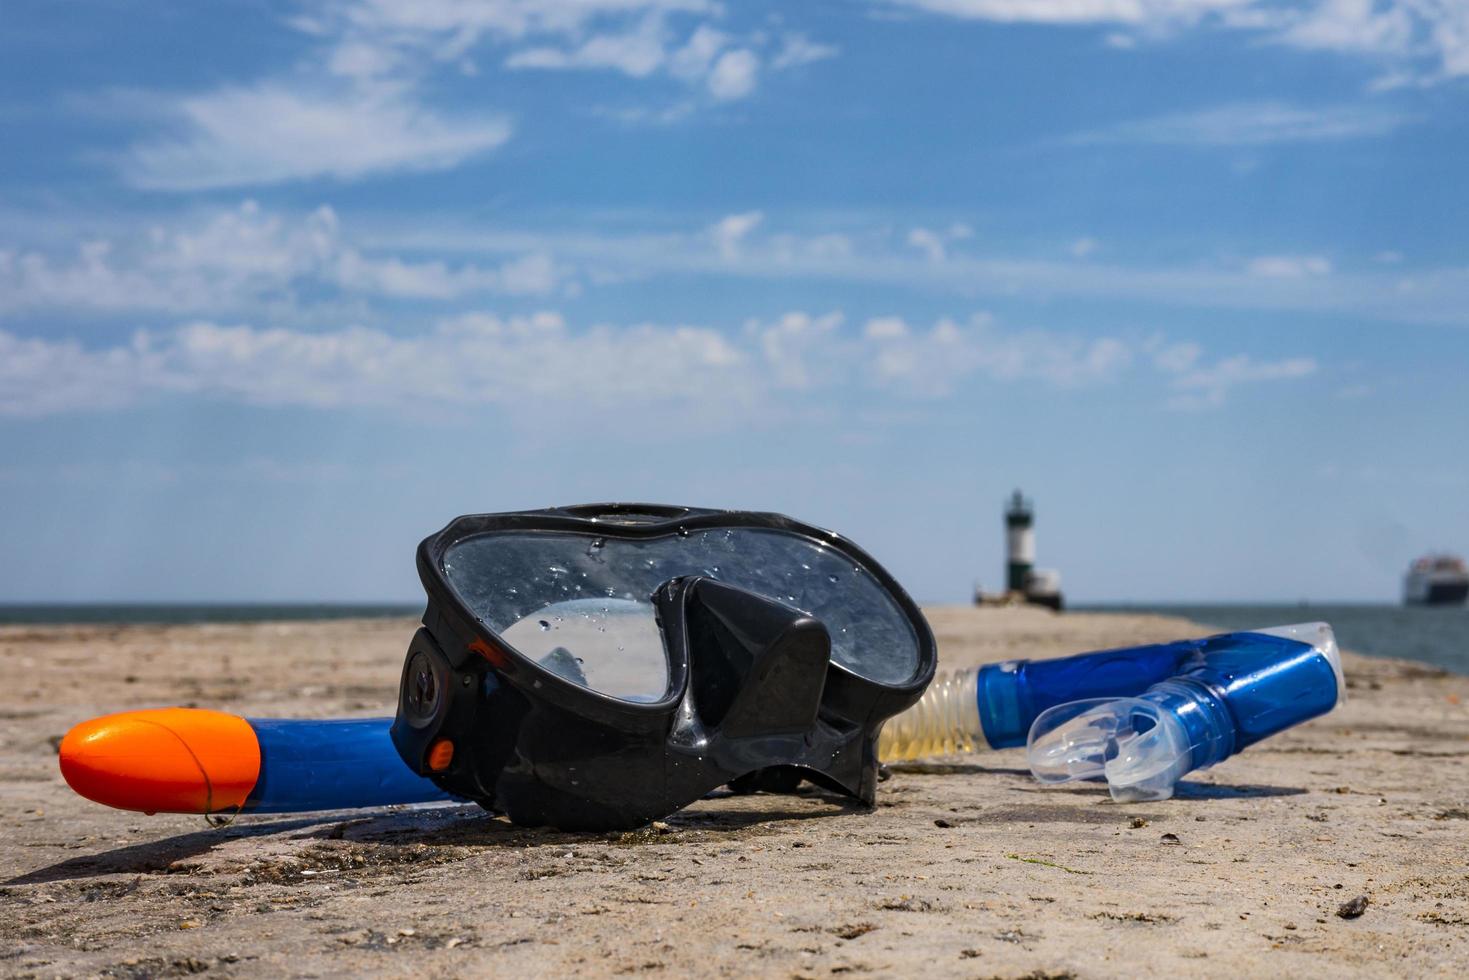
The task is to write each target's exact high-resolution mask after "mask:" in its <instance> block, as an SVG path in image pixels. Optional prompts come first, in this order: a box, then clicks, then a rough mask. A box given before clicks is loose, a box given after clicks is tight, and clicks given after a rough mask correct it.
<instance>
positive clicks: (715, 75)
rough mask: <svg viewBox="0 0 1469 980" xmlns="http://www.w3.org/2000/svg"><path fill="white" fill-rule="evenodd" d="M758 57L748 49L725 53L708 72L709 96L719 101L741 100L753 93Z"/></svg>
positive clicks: (758, 64) (758, 62)
mask: <svg viewBox="0 0 1469 980" xmlns="http://www.w3.org/2000/svg"><path fill="white" fill-rule="evenodd" d="M759 76H760V57H759V55H757V54H755V52H753V51H751V50H749V49H748V48H736V49H734V50H733V51H726V52H724V54H722V55H720V56H719V59H718V60H717V61H715V62H714V67H713V69H711V70H710V72H709V94H710V95H712V96H714V98H716V99H719V100H720V101H724V102H727V101H730V100H733V99H743V98H744V97H745V96H747V95H749V94H750V93H751V92H753V91H755V85H756V83H757V82H758V81H759Z"/></svg>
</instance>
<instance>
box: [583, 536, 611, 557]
mask: <svg viewBox="0 0 1469 980" xmlns="http://www.w3.org/2000/svg"><path fill="white" fill-rule="evenodd" d="M606 543H607V539H606V538H593V539H592V543H591V544H589V545H587V554H589V555H590V554H592V553H593V552H597V551H601V550H602V546H603V545H605V544H606Z"/></svg>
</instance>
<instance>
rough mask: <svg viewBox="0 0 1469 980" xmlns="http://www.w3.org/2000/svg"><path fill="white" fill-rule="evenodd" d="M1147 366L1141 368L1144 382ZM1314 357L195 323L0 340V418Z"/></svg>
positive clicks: (741, 390)
mask: <svg viewBox="0 0 1469 980" xmlns="http://www.w3.org/2000/svg"><path fill="white" fill-rule="evenodd" d="M1139 365H1141V373H1139ZM1316 369H1317V366H1316V362H1315V361H1314V360H1312V359H1310V358H1290V359H1284V360H1279V361H1258V360H1255V359H1252V358H1251V357H1249V356H1245V355H1237V356H1231V357H1225V358H1222V359H1213V360H1211V359H1210V358H1208V357H1207V356H1206V355H1205V354H1204V353H1203V351H1202V350H1201V349H1200V348H1199V347H1198V346H1197V345H1194V344H1191V343H1180V344H1173V345H1169V344H1167V343H1166V342H1163V341H1161V340H1157V339H1155V340H1152V341H1148V342H1144V343H1139V342H1137V341H1134V340H1130V339H1128V338H1125V337H1111V336H1086V335H1081V334H1076V333H1069V332H1060V331H1049V330H1006V329H1001V328H999V327H997V326H996V325H995V324H994V322H993V318H992V317H990V316H989V315H988V314H975V315H974V316H972V317H970V318H969V319H968V320H965V321H958V320H954V319H950V318H941V319H939V320H938V321H936V322H935V323H933V324H932V325H931V326H930V327H928V328H926V329H925V328H916V327H912V326H910V325H909V324H908V323H907V322H906V321H904V320H903V319H902V318H900V317H881V318H875V319H873V320H869V321H868V322H867V323H866V324H865V325H864V327H863V329H862V330H861V331H851V330H847V329H845V320H844V317H843V315H842V314H841V313H840V312H839V311H833V312H829V313H825V314H822V315H812V314H810V313H806V312H803V311H792V312H789V313H785V314H783V315H781V316H778V317H776V318H774V319H773V320H750V321H748V322H747V323H746V324H745V326H744V328H743V329H742V330H740V331H737V332H734V333H727V332H725V331H721V330H718V329H714V328H711V327H707V326H696V325H686V324H674V325H659V324H647V323H642V324H633V325H630V326H623V327H615V326H611V325H606V324H600V325H593V326H590V327H586V328H581V329H578V328H573V327H571V326H569V325H568V324H567V323H566V321H565V320H564V319H563V318H562V317H561V315H560V314H557V313H552V312H543V313H537V314H534V315H530V316H511V317H504V316H499V315H495V314H490V313H480V312H470V313H461V314H457V315H454V316H451V317H446V318H443V319H441V320H439V321H437V322H436V323H435V324H434V325H433V326H432V328H431V329H429V330H427V331H426V332H421V333H417V334H406V335H405V334H401V333H389V332H387V331H383V330H377V329H371V328H367V327H361V326H349V327H345V328H338V329H330V330H322V331H303V330H293V329H285V328H261V327H255V326H251V325H247V324H233V325H231V324H220V323H217V322H214V321H208V320H199V321H193V322H188V323H185V324H183V325H182V326H179V327H177V328H174V329H169V330H161V331H146V330H145V331H138V332H137V333H135V334H134V335H133V337H132V338H131V339H130V340H129V341H127V342H125V343H116V344H114V345H112V346H103V347H87V346H84V345H82V344H81V343H79V342H77V341H75V340H70V339H61V340H51V339H44V338H38V337H23V336H20V335H17V334H14V333H11V332H8V331H4V330H0V415H9V416H42V415H50V414H56V413H61V412H85V411H99V410H107V409H119V408H126V407H128V406H131V405H136V404H140V403H144V402H148V401H152V400H156V399H160V398H193V399H211V400H222V401H229V402H235V403H242V404H249V405H278V406H298V407H307V408H317V409H344V408H364V407H366V408H413V407H415V406H428V407H432V406H444V405H455V406H475V405H491V406H500V407H505V408H512V409H526V410H530V411H542V410H548V411H549V410H552V409H557V410H585V409H591V408H605V407H607V406H613V405H615V406H617V407H619V408H620V409H621V408H627V409H636V408H638V407H640V406H655V405H667V404H677V405H680V406H685V407H699V406H706V407H707V406H714V405H744V406H760V405H770V404H774V403H775V402H777V401H779V400H780V399H781V398H798V399H799V398H815V399H824V398H826V397H828V396H829V395H830V393H831V392H833V391H838V390H840V391H851V390H853V389H854V388H869V389H873V390H879V391H880V390H891V391H892V392H893V393H895V394H898V395H904V396H909V397H919V398H939V397H945V396H947V395H949V394H951V393H952V392H954V391H956V390H958V389H959V388H961V387H963V386H969V385H975V384H985V383H994V384H1009V383H1016V382H1035V383H1038V384H1042V385H1045V386H1048V387H1054V388H1067V389H1080V388H1086V387H1089V386H1095V385H1103V384H1109V383H1115V382H1118V381H1120V380H1122V379H1123V378H1124V377H1127V378H1128V379H1129V383H1135V384H1138V385H1146V384H1147V383H1148V381H1149V380H1150V379H1152V380H1153V381H1154V383H1155V384H1156V385H1157V386H1158V390H1159V391H1160V392H1163V393H1170V394H1171V396H1172V401H1171V403H1170V404H1173V405H1174V406H1175V407H1189V408H1204V407H1217V406H1219V405H1222V404H1223V403H1224V402H1225V401H1226V400H1227V396H1228V395H1229V393H1230V391H1231V390H1232V389H1233V388H1235V387H1237V386H1239V385H1243V384H1259V383H1266V382H1279V381H1291V380H1298V379H1301V378H1304V377H1308V376H1310V375H1311V374H1313V373H1314V372H1315V371H1316Z"/></svg>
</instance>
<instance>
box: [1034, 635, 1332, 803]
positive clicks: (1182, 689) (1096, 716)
mask: <svg viewBox="0 0 1469 980" xmlns="http://www.w3.org/2000/svg"><path fill="white" fill-rule="evenodd" d="M1198 649H1199V655H1200V656H1199V658H1198V659H1197V660H1196V661H1194V662H1192V663H1190V664H1188V665H1187V669H1186V670H1184V671H1182V672H1181V673H1179V674H1177V675H1175V676H1173V677H1170V678H1169V679H1167V680H1164V681H1161V682H1159V683H1156V684H1153V685H1152V686H1151V687H1149V688H1148V689H1147V690H1146V691H1145V692H1144V693H1142V694H1141V695H1139V696H1137V697H1118V698H1092V699H1088V700H1084V701H1073V702H1071V703H1069V704H1062V705H1057V706H1055V707H1052V708H1048V709H1047V710H1045V711H1043V712H1042V713H1041V714H1040V716H1039V717H1037V718H1036V720H1035V724H1034V725H1032V726H1031V729H1030V736H1029V742H1028V747H1027V751H1028V754H1029V761H1030V768H1031V772H1032V773H1034V774H1035V777H1036V778H1037V779H1039V780H1041V781H1042V782H1050V783H1054V782H1066V781H1069V780H1072V779H1095V778H1098V777H1102V778H1105V779H1106V780H1107V786H1108V788H1109V789H1110V790H1111V793H1112V798H1113V799H1115V800H1117V801H1118V802H1123V803H1127V802H1135V801H1139V800H1166V799H1168V798H1169V797H1170V796H1172V795H1173V788H1174V785H1175V784H1176V783H1177V782H1178V780H1179V779H1181V778H1182V777H1183V776H1184V775H1185V774H1186V773H1189V772H1192V771H1193V770H1195V769H1202V768H1204V767H1205V766H1212V765H1214V764H1215V763H1218V762H1222V761H1224V760H1225V759H1227V758H1229V757H1230V756H1231V755H1234V754H1235V753H1237V752H1242V751H1243V750H1244V749H1246V748H1248V747H1249V746H1251V745H1254V744H1255V743H1256V742H1258V741H1260V740H1261V739H1263V738H1268V737H1269V736H1271V735H1274V734H1276V733H1277V732H1281V731H1284V730H1285V729H1287V728H1290V727H1291V726H1293V725H1298V724H1300V723H1301V722H1304V721H1309V720H1310V719H1312V718H1315V717H1317V716H1319V715H1323V714H1325V713H1326V712H1328V711H1330V710H1331V709H1332V708H1334V707H1336V705H1337V703H1338V702H1339V701H1340V700H1341V699H1342V697H1343V695H1344V694H1345V690H1346V684H1345V681H1344V679H1343V676H1342V669H1341V654H1340V652H1339V651H1338V649H1337V645H1336V638H1335V636H1334V635H1333V634H1332V632H1331V627H1330V626H1328V625H1327V624H1326V623H1303V624H1299V625H1295V626H1279V627H1274V628H1271V629H1262V630H1253V631H1250V632H1245V633H1225V634H1222V635H1220V636H1213V637H1209V638H1208V639H1207V640H1204V641H1203V642H1202V643H1201V644H1199V648H1198Z"/></svg>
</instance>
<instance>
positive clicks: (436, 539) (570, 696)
mask: <svg viewBox="0 0 1469 980" xmlns="http://www.w3.org/2000/svg"><path fill="white" fill-rule="evenodd" d="M711 532H727V536H730V537H734V536H735V535H738V534H746V533H756V534H759V535H760V536H761V540H762V542H763V543H764V546H767V547H774V548H775V549H776V551H777V553H779V552H781V551H784V558H786V559H788V564H787V567H783V568H775V569H770V576H766V575H765V574H764V573H763V572H762V571H759V570H757V571H755V572H753V573H751V574H752V575H754V576H757V577H760V578H761V580H762V582H761V583H760V584H762V589H760V590H757V589H755V588H752V587H751V586H752V584H755V583H752V582H750V581H737V580H726V579H728V578H729V576H725V575H720V574H713V575H711V574H704V572H707V571H709V570H708V569H701V568H699V567H698V566H699V562H697V561H682V560H681V559H680V558H679V556H678V554H677V552H678V541H679V539H681V538H682V539H692V540H698V539H700V538H701V536H703V535H707V534H709V533H711ZM527 535H531V536H532V537H529V538H528V537H527ZM536 535H543V536H544V540H545V542H546V548H547V554H551V553H552V552H553V551H554V548H556V547H562V546H564V545H565V543H566V539H567V538H571V539H572V540H574V541H577V542H580V541H581V540H582V539H585V540H586V541H588V542H591V544H590V545H589V547H591V548H600V547H601V545H600V544H597V542H606V543H609V544H614V545H617V544H622V543H625V544H626V547H625V549H624V550H626V551H627V552H628V553H629V554H631V553H632V552H634V551H636V550H637V549H638V548H639V547H646V546H652V545H654V544H656V546H657V547H659V548H662V549H664V550H665V551H668V552H671V553H672V557H671V558H670V559H669V561H668V567H670V568H673V569H674V570H675V571H680V570H681V569H683V568H684V567H685V566H686V567H687V571H681V573H680V574H675V575H673V576H671V577H670V578H668V579H666V580H663V581H662V582H661V583H660V584H658V585H657V587H656V588H655V589H654V590H653V591H652V594H651V595H644V596H636V597H635V598H636V599H638V600H640V601H646V602H647V603H649V604H650V605H651V612H652V614H653V615H654V616H656V620H657V625H658V629H659V632H660V635H661V637H662V644H663V648H664V649H663V653H664V655H665V657H666V661H665V663H666V668H667V684H666V687H665V689H664V691H663V693H662V694H661V696H657V697H656V698H654V699H651V700H632V699H629V698H627V697H618V696H614V695H612V694H608V693H604V692H603V691H599V690H596V689H594V687H593V686H589V685H588V684H586V683H585V681H584V678H576V677H569V676H567V674H566V672H565V671H564V670H561V671H558V670H553V669H551V668H550V667H549V666H548V665H547V662H546V660H545V659H544V658H543V659H541V660H539V661H538V660H536V659H533V658H532V657H531V656H528V655H527V654H526V653H524V652H522V650H519V649H517V648H516V646H515V645H514V644H513V643H511V642H509V641H507V639H506V638H505V636H504V635H503V634H504V631H505V630H506V627H507V626H508V625H509V624H508V623H504V622H491V621H487V617H486V616H485V615H484V612H485V610H484V609H482V608H481V609H478V610H477V609H475V608H472V606H471V604H470V602H469V601H468V600H467V598H466V594H465V583H464V582H463V581H462V580H460V581H459V583H458V584H459V587H458V588H456V581H455V576H456V575H457V576H462V575H464V574H465V573H463V572H462V571H460V572H454V573H451V572H450V571H449V570H448V569H447V568H446V565H447V564H448V562H447V561H446V556H448V555H449V554H450V552H451V549H454V548H455V547H456V546H458V545H462V544H463V543H465V542H471V541H482V546H483V547H487V548H490V549H491V550H493V548H494V547H495V546H496V536H504V537H503V539H504V540H509V539H510V538H513V539H514V540H515V541H516V542H517V543H518V544H517V546H520V547H528V548H530V549H531V550H532V551H534V549H535V548H536V546H537V545H536V542H537V541H539V540H541V539H540V538H537V537H534V536H536ZM662 539H669V540H667V541H663V540H662ZM767 539H768V540H767ZM787 541H788V542H789V546H788V547H787V546H786V545H785V544H783V542H787ZM527 542H528V543H527ZM479 546H481V545H476V547H479ZM608 550H609V551H617V550H618V549H617V548H615V547H614V548H609V549H608ZM639 554H641V552H639ZM813 554H819V555H823V556H831V557H832V558H833V559H834V560H840V561H842V562H844V563H846V564H848V565H850V566H851V569H852V571H853V573H854V575H855V576H865V577H866V578H867V579H869V580H870V582H867V583H866V584H864V588H871V587H873V586H875V588H876V589H877V590H878V592H875V593H870V594H871V595H874V596H878V598H879V601H878V603H877V604H878V605H881V606H882V611H880V612H878V613H870V611H869V612H864V615H869V614H870V615H883V616H886V617H888V618H889V619H890V620H891V622H884V627H885V628H887V627H891V628H892V629H893V630H898V629H899V627H900V626H901V627H903V628H905V629H906V630H907V631H910V632H911V639H912V649H911V656H910V655H909V653H908V652H907V650H906V648H905V650H904V653H903V657H904V659H903V660H902V661H901V662H900V664H899V666H898V668H897V670H898V673H897V674H895V673H894V672H893V671H894V669H893V668H891V667H888V666H884V667H882V668H881V669H878V670H869V669H866V668H864V666H863V664H864V661H865V659H866V658H867V656H868V654H870V653H872V651H867V650H863V649H862V646H861V645H862V644H863V642H864V637H862V636H851V635H846V634H847V630H848V629H849V628H850V629H852V630H854V631H855V632H861V629H860V623H857V624H853V625H850V626H846V627H837V628H839V629H841V630H842V633H843V635H842V638H841V640H840V644H839V649H838V656H833V634H832V631H831V630H832V627H833V624H832V623H826V622H823V621H822V619H820V618H818V617H817V616H816V615H813V614H811V613H810V612H806V611H802V609H800V608H797V606H796V605H793V604H788V602H786V601H781V600H780V599H779V598H778V597H777V598H772V597H771V596H770V594H769V593H770V592H772V591H779V590H773V589H770V588H768V587H763V586H765V585H768V583H765V582H764V578H766V577H773V576H775V575H776V573H779V574H780V575H782V576H784V579H783V580H791V577H792V576H797V577H799V576H800V575H801V574H803V573H801V572H799V571H798V570H797V568H798V567H807V563H806V562H803V557H809V556H810V555H813ZM648 564H649V565H650V566H651V565H652V564H653V562H652V561H651V560H650V561H649V562H648ZM777 564H779V563H777ZM417 566H418V573H419V578H420V579H421V581H422V583H423V587H424V590H425V592H426V594H427V597H428V605H427V608H426V609H425V611H424V616H423V625H422V627H421V628H420V629H419V630H418V631H417V633H415V635H414V637H413V639H412V641H411V642H410V644H409V648H408V653H407V656H406V658H405V661H404V667H403V674H402V680H401V683H400V690H399V704H398V713H397V717H396V719H395V720H394V723H393V726H392V739H393V742H394V745H395V746H396V748H397V750H398V753H399V754H400V755H401V756H402V758H403V760H404V761H405V762H406V763H407V764H408V766H409V767H410V768H411V769H413V771H415V772H417V773H419V774H421V775H423V776H426V777H428V778H430V779H432V780H433V781H434V782H435V783H436V784H437V785H438V786H439V787H440V788H442V789H443V790H445V791H447V792H448V793H450V794H453V795H455V796H458V797H462V798H465V799H469V800H473V801H474V802H476V803H479V804H480V805H481V806H483V807H485V808H486V809H488V810H491V811H493V812H499V813H504V814H506V815H507V816H508V817H509V818H510V819H511V820H512V821H514V822H515V823H518V824H525V825H551V826H555V827H559V828H562V829H567V830H619V829H627V828H632V827H637V826H640V825H642V824H645V823H647V822H648V821H651V820H656V819H658V818H660V817H663V816H666V815H668V814H669V813H672V812H673V811H675V810H677V809H679V808H681V807H683V806H685V805H687V804H689V803H692V802H693V801H695V800H697V799H700V798H701V797H703V796H705V795H707V794H708V793H709V792H711V791H713V790H715V789H717V788H718V787H720V786H723V785H726V784H729V785H731V787H732V788H734V789H735V790H737V791H739V790H746V791H748V790H752V789H792V788H794V786H795V785H796V784H797V783H799V782H800V779H801V778H803V777H804V778H807V779H810V780H812V781H813V782H815V783H817V784H819V785H821V786H823V787H825V788H827V789H830V790H833V791H836V792H838V793H841V794H844V795H846V796H849V797H852V798H855V799H856V800H859V801H861V802H862V803H864V804H867V805H871V804H872V803H873V800H874V793H875V788H876V783H877V770H878V759H877V735H878V732H879V731H880V729H881V727H882V723H883V722H884V721H885V720H886V719H888V718H889V717H891V716H892V715H894V714H896V713H898V712H900V711H902V710H903V709H904V708H907V707H908V706H909V705H911V704H913V703H914V702H915V701H917V699H918V698H919V697H920V696H921V694H922V693H923V690H924V688H925V687H926V686H927V685H928V683H929V681H930V680H931V679H932V677H933V674H934V667H935V661H936V649H935V644H934V639H933V634H932V631H931V630H930V629H929V626H928V624H927V622H926V621H925V620H924V618H923V615H922V613H921V612H920V611H919V609H918V606H917V605H916V604H915V603H914V602H913V600H912V599H911V598H910V597H909V596H908V594H907V593H906V592H904V591H903V589H902V587H901V586H900V585H898V583H897V581H896V580H894V579H893V578H892V576H891V575H890V574H888V572H887V571H886V570H885V569H883V568H882V566H881V565H879V564H878V563H877V561H876V560H875V559H873V558H872V557H871V556H870V555H869V554H867V553H866V552H865V551H863V550H862V549H861V548H859V547H857V546H856V545H855V544H853V543H852V542H850V541H848V540H847V539H845V538H843V537H841V536H840V535H837V534H834V533H832V532H830V531H826V530H823V529H821V528H818V527H814V526H812V525H809V524H804V523H801V522H799V521H796V520H793V519H791V518H789V517H785V516H783V515H780V514H771V513H757V512H749V511H724V510H708V509H698V508H688V507H670V506H664V505H649V504H590V505H583V506H574V507H557V508H548V509H545V510H532V511H518V512H512V513H503V514H481V515H471V516H465V517H460V518H457V519H456V520H454V521H452V522H450V523H449V524H448V526H446V527H445V528H444V529H443V530H442V531H439V532H438V533H437V534H434V535H431V536H429V537H428V538H426V539H425V540H424V541H423V542H422V544H420V545H419V548H418V553H417ZM735 578H738V576H735ZM832 580H833V581H835V580H836V579H835V576H832ZM497 584H499V585H505V586H507V587H508V588H511V589H513V588H514V586H515V583H497ZM821 588H822V589H825V590H826V592H827V593H831V592H832V591H833V590H831V589H828V588H827V587H826V586H825V585H822V586H821ZM864 594H867V593H864ZM884 595H885V596H886V602H887V603H889V605H883V602H882V600H881V596H884ZM792 598H793V597H792ZM838 598H840V597H838ZM889 609H890V611H888V610H889ZM899 618H900V619H901V620H902V622H901V623H899V622H898V619H899ZM543 628H545V627H544V626H543ZM885 635H887V634H885ZM892 635H898V634H897V633H893V634H892ZM904 635H906V634H904ZM905 642H906V641H905ZM878 652H879V653H882V651H878ZM909 660H911V664H910V663H909ZM910 668H911V669H910ZM899 675H901V676H899Z"/></svg>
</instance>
